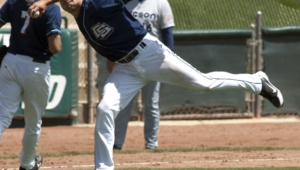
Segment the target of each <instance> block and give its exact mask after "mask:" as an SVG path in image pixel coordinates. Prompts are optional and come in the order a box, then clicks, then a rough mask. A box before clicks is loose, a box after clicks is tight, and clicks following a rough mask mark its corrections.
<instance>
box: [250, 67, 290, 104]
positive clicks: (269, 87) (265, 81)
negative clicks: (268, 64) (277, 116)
mask: <svg viewBox="0 0 300 170" xmlns="http://www.w3.org/2000/svg"><path fill="white" fill-rule="evenodd" d="M255 75H258V76H259V77H260V79H261V82H262V90H261V92H260V95H261V96H263V97H265V98H266V99H268V100H269V101H270V102H271V103H272V104H273V105H274V106H275V107H277V108H281V107H282V106H283V103H284V100H283V96H282V94H281V92H280V90H279V89H277V88H276V87H275V86H274V85H273V84H272V83H271V82H270V80H269V78H268V76H267V75H266V73H264V72H262V71H259V72H257V73H255Z"/></svg>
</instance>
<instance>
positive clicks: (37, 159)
mask: <svg viewBox="0 0 300 170" xmlns="http://www.w3.org/2000/svg"><path fill="white" fill-rule="evenodd" d="M34 160H35V164H34V167H33V168H32V169H31V170H38V169H39V168H40V167H41V166H42V163H43V157H42V156H39V155H36V156H35V158H34ZM19 170H26V169H25V168H22V167H20V169H19Z"/></svg>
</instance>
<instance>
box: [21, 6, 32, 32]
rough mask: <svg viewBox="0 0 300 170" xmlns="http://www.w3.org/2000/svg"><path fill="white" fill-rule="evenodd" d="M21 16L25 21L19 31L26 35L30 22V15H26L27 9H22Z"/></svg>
mask: <svg viewBox="0 0 300 170" xmlns="http://www.w3.org/2000/svg"><path fill="white" fill-rule="evenodd" d="M21 18H22V19H23V20H25V21H24V25H23V27H22V29H21V31H20V32H21V34H24V35H26V30H27V28H28V26H29V23H30V16H29V15H28V13H27V11H22V14H21Z"/></svg>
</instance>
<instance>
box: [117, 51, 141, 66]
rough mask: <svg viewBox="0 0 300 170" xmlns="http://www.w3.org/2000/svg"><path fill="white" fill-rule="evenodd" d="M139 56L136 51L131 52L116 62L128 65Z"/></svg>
mask: <svg viewBox="0 0 300 170" xmlns="http://www.w3.org/2000/svg"><path fill="white" fill-rule="evenodd" d="M138 54H139V51H138V50H133V51H132V52H131V53H129V54H127V55H126V56H125V57H123V58H122V59H121V60H118V61H117V62H118V63H129V62H130V61H132V60H133V59H134V58H135V57H136V56H137V55H138Z"/></svg>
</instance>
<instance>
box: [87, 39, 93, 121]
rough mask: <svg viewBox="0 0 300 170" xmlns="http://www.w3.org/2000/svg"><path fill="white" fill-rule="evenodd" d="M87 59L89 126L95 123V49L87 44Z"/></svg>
mask: <svg viewBox="0 0 300 170" xmlns="http://www.w3.org/2000/svg"><path fill="white" fill-rule="evenodd" d="M87 57H88V90H87V91H88V95H87V96H88V112H89V113H88V120H89V124H92V123H94V100H93V95H94V74H93V71H94V67H93V49H92V47H91V45H90V44H89V43H87Z"/></svg>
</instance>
